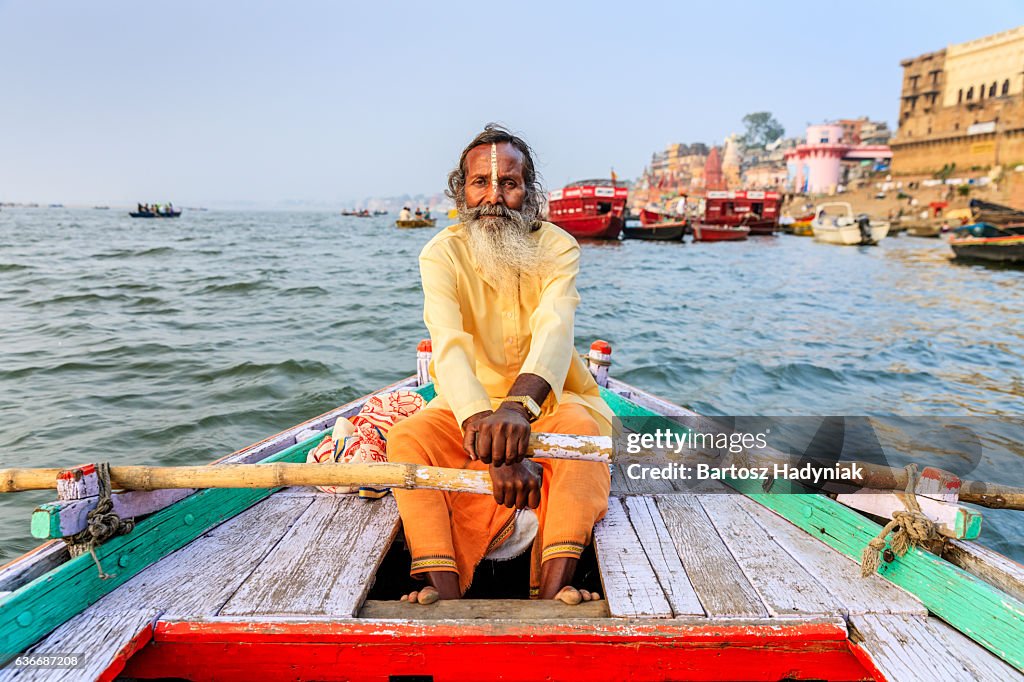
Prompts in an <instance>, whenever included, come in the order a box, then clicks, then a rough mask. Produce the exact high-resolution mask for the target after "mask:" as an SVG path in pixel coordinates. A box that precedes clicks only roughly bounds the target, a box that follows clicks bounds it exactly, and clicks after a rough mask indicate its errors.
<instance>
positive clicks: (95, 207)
mask: <svg viewBox="0 0 1024 682" xmlns="http://www.w3.org/2000/svg"><path fill="white" fill-rule="evenodd" d="M93 208H94V209H96V210H97V211H109V210H110V207H109V206H93Z"/></svg>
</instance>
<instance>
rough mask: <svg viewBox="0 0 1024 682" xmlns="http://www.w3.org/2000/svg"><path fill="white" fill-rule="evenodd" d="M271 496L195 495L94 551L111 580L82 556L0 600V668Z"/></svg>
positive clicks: (301, 446) (299, 449)
mask: <svg viewBox="0 0 1024 682" xmlns="http://www.w3.org/2000/svg"><path fill="white" fill-rule="evenodd" d="M322 437H323V433H318V434H317V435H315V436H312V437H310V438H308V439H306V440H305V441H303V442H301V443H298V444H296V445H293V446H291V447H289V448H287V449H285V450H282V451H281V452H279V453H277V454H274V455H271V456H269V457H267V458H266V459H265V460H263V461H264V462H302V461H305V459H306V453H307V452H308V451H309V449H310V448H311V447H313V446H315V445H316V444H317V442H319V440H320V439H321V438H322ZM275 490H277V489H276V488H275V489H272V490H267V489H262V490H260V489H233V488H220V489H210V490H203V491H200V492H197V493H195V494H193V495H190V496H188V497H186V498H185V499H183V500H181V501H180V502H177V503H176V504H173V505H171V506H170V507H167V508H166V509H162V510H161V511H158V512H156V513H155V514H153V515H152V516H149V517H148V518H145V519H143V520H141V521H139V523H138V524H137V525H136V526H135V530H133V531H132V532H131V533H129V534H128V535H122V536H120V537H116V538H113V539H111V540H109V541H107V542H106V543H104V544H103V545H101V546H100V547H98V548H97V549H96V556H97V557H98V558H99V560H100V564H101V565H102V566H103V570H104V571H105V572H106V573H108V574H111V577H109V578H107V579H106V580H102V579H100V577H99V573H98V571H97V570H96V564H95V563H93V559H92V556H91V555H89V554H83V555H82V556H79V557H75V558H74V559H70V560H68V561H67V562H65V563H63V564H61V565H60V566H58V567H56V568H54V569H53V570H51V571H49V572H47V573H45V574H43V575H41V576H39V577H38V578H36V579H35V580H33V581H31V582H29V583H28V584H26V585H23V586H22V587H20V588H19V589H17V590H15V591H14V592H11V593H10V594H8V595H6V596H5V597H2V598H0V665H2V664H3V663H5V662H6V661H8V660H10V658H12V657H13V656H16V655H17V654H19V653H21V652H22V651H24V650H25V649H27V648H28V647H30V646H31V645H32V644H34V643H35V642H37V641H38V640H39V639H41V638H42V637H44V636H46V635H47V634H48V633H49V632H50V631H52V630H53V629H54V628H56V627H57V626H59V625H61V624H62V623H64V622H65V621H67V620H69V619H70V618H72V617H73V616H76V615H78V614H79V613H81V612H82V611H83V610H84V609H86V608H87V607H88V606H89V605H90V604H93V603H95V602H96V601H98V600H99V599H100V598H101V597H102V596H103V595H105V594H107V593H108V592H111V591H113V590H114V589H115V588H116V587H118V586H119V585H121V584H123V583H125V582H127V581H128V580H129V579H130V578H131V577H132V576H134V575H136V574H137V573H139V572H140V571H142V570H143V569H145V568H146V567H148V566H150V565H152V564H153V563H155V562H157V561H159V560H160V559H162V558H163V557H165V556H167V555H168V554H170V553H171V552H174V551H175V550H177V549H180V548H181V547H184V546H185V545H187V544H188V543H190V542H192V541H193V540H195V539H196V538H197V537H199V536H200V535H202V534H203V533H205V532H206V531H208V530H209V529H210V528H213V527H214V526H217V525H219V524H221V523H223V522H224V521H226V520H227V519H229V518H231V517H233V516H236V515H237V514H239V513H241V512H243V511H245V510H246V509H248V508H249V507H251V506H252V505H254V504H255V503H257V502H259V501H260V500H262V499H263V498H265V497H267V496H269V495H270V494H271V493H273V492H274V491H275Z"/></svg>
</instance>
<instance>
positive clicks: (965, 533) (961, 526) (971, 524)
mask: <svg viewBox="0 0 1024 682" xmlns="http://www.w3.org/2000/svg"><path fill="white" fill-rule="evenodd" d="M981 521H982V516H981V513H980V512H978V511H977V510H975V509H971V508H969V507H964V508H963V509H961V510H960V513H959V514H957V515H956V531H957V533H960V534H962V535H961V536H960V537H962V538H963V539H964V540H973V539H975V538H976V537H978V536H979V535H981Z"/></svg>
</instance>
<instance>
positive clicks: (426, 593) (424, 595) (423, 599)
mask: <svg viewBox="0 0 1024 682" xmlns="http://www.w3.org/2000/svg"><path fill="white" fill-rule="evenodd" d="M440 598H441V593H440V592H438V591H437V589H436V588H434V587H431V586H430V585H427V586H426V587H424V588H423V589H422V590H419V591H415V590H414V591H412V592H410V593H409V594H403V595H402V598H401V599H399V600H398V601H407V602H409V603H410V604H433V603H434V602H436V601H437V600H438V599H440Z"/></svg>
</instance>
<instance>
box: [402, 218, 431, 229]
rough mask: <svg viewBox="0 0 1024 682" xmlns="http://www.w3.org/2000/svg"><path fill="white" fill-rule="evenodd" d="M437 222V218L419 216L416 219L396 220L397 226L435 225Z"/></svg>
mask: <svg viewBox="0 0 1024 682" xmlns="http://www.w3.org/2000/svg"><path fill="white" fill-rule="evenodd" d="M436 224H437V220H435V219H433V218H431V219H430V220H427V219H424V218H418V219H416V220H396V221H395V226H396V227H433V226H434V225H436Z"/></svg>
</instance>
